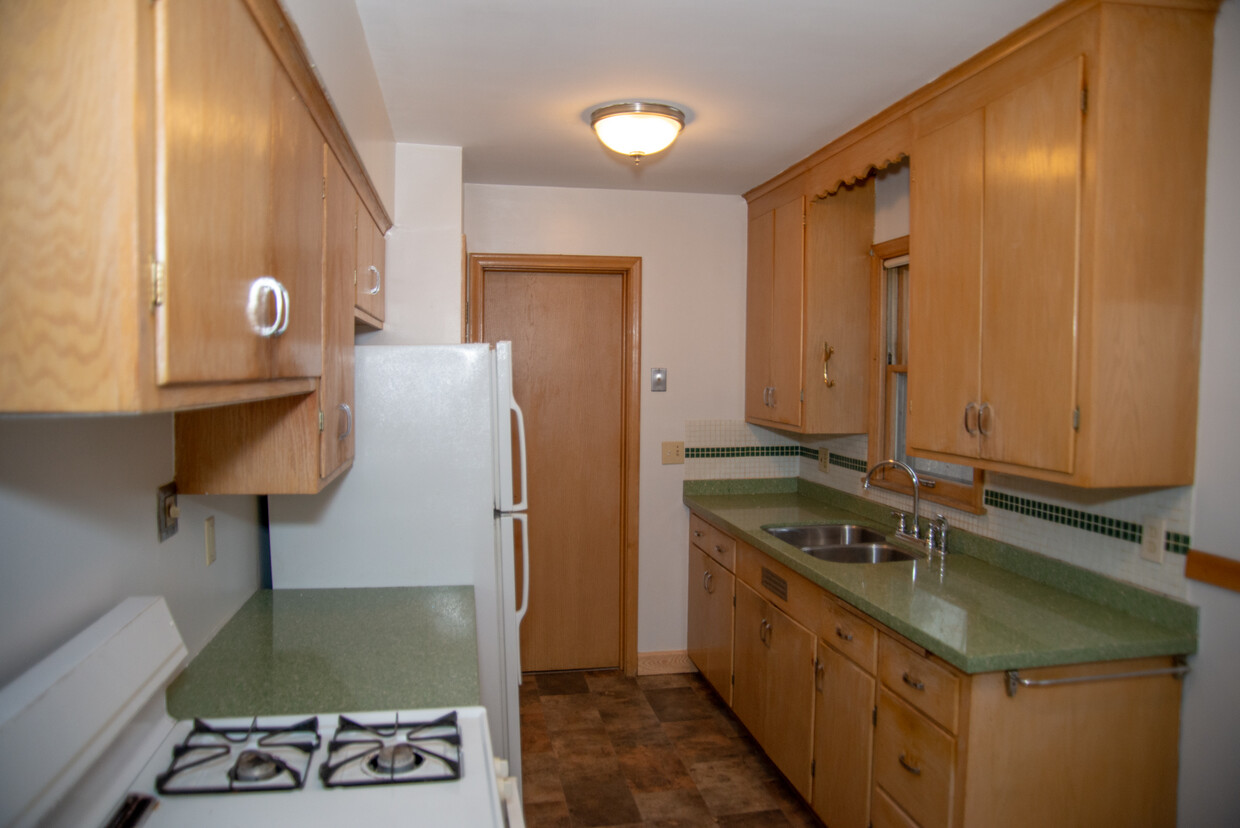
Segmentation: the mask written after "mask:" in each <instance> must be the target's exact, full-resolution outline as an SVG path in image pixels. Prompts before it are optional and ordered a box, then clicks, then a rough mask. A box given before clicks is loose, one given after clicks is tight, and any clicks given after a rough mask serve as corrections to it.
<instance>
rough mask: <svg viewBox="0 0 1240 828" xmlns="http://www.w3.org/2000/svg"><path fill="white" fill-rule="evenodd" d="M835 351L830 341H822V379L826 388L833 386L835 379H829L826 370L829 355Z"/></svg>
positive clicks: (829, 375)
mask: <svg viewBox="0 0 1240 828" xmlns="http://www.w3.org/2000/svg"><path fill="white" fill-rule="evenodd" d="M834 353H835V349H834V348H832V347H831V345H830V343H827V342H824V343H822V381H823V383H825V384H826V386H827V387H828V388H834V387H835V380H833V379H831V374H830V373H829V372H828V370H827V365H828V364H829V363H830V362H831V356H832V354H834Z"/></svg>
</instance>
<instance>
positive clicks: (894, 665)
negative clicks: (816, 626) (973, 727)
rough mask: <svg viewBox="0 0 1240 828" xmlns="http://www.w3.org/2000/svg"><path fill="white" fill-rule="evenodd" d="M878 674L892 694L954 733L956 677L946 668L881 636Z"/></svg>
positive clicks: (956, 698) (957, 693) (958, 691)
mask: <svg viewBox="0 0 1240 828" xmlns="http://www.w3.org/2000/svg"><path fill="white" fill-rule="evenodd" d="M878 674H879V678H880V679H881V680H882V682H883V684H885V685H887V687H888V688H889V689H890V690H891V691H892V692H893V693H895V694H896V695H898V696H900V697H901V698H903V699H904V700H905V701H907V702H908V703H909V704H911V705H913V706H914V707H916V708H917V709H918V710H920V711H922V712H923V713H925V714H926V715H927V716H929V717H930V718H932V719H934V720H935V721H936V722H938V723H939V724H941V725H942V726H943V727H945V728H947V730H948V731H950V732H952V733H955V732H956V728H957V710H958V708H959V701H960V679H959V678H957V677H956V675H955V674H954V673H952V672H951V671H950V670H949V669H948V668H946V667H944V666H942V665H939V664H936V663H935V662H933V661H931V660H930V659H929V658H928V657H927V656H924V655H922V654H921V653H915V652H913V651H912V650H910V649H909V648H908V647H905V646H904V645H903V644H900V643H899V642H897V641H896V640H895V639H892V638H889V637H888V636H885V635H884V636H880V640H879V644H878Z"/></svg>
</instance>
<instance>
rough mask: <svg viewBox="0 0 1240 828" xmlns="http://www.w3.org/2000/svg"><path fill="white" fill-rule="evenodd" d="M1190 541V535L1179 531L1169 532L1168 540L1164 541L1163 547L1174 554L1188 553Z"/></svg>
mask: <svg viewBox="0 0 1240 828" xmlns="http://www.w3.org/2000/svg"><path fill="white" fill-rule="evenodd" d="M1189 543H1190V541H1189V536H1188V535H1181V534H1180V533H1179V532H1168V533H1167V540H1166V542H1165V543H1163V549H1165V550H1167V551H1168V552H1170V553H1172V554H1174V555H1187V554H1188V547H1189Z"/></svg>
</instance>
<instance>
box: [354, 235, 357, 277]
mask: <svg viewBox="0 0 1240 828" xmlns="http://www.w3.org/2000/svg"><path fill="white" fill-rule="evenodd" d="M353 229H354V230H356V229H357V228H356V227H354V228H353ZM353 287H357V267H356V266H354V268H353Z"/></svg>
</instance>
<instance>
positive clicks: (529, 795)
mask: <svg viewBox="0 0 1240 828" xmlns="http://www.w3.org/2000/svg"><path fill="white" fill-rule="evenodd" d="M521 800H522V802H524V803H525V804H526V805H531V804H541V803H544V802H564V801H565V800H564V788H563V786H562V785H561V784H560V766H559V764H558V763H557V761H556V758H555V755H554V754H551V753H530V754H522V756H521Z"/></svg>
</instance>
